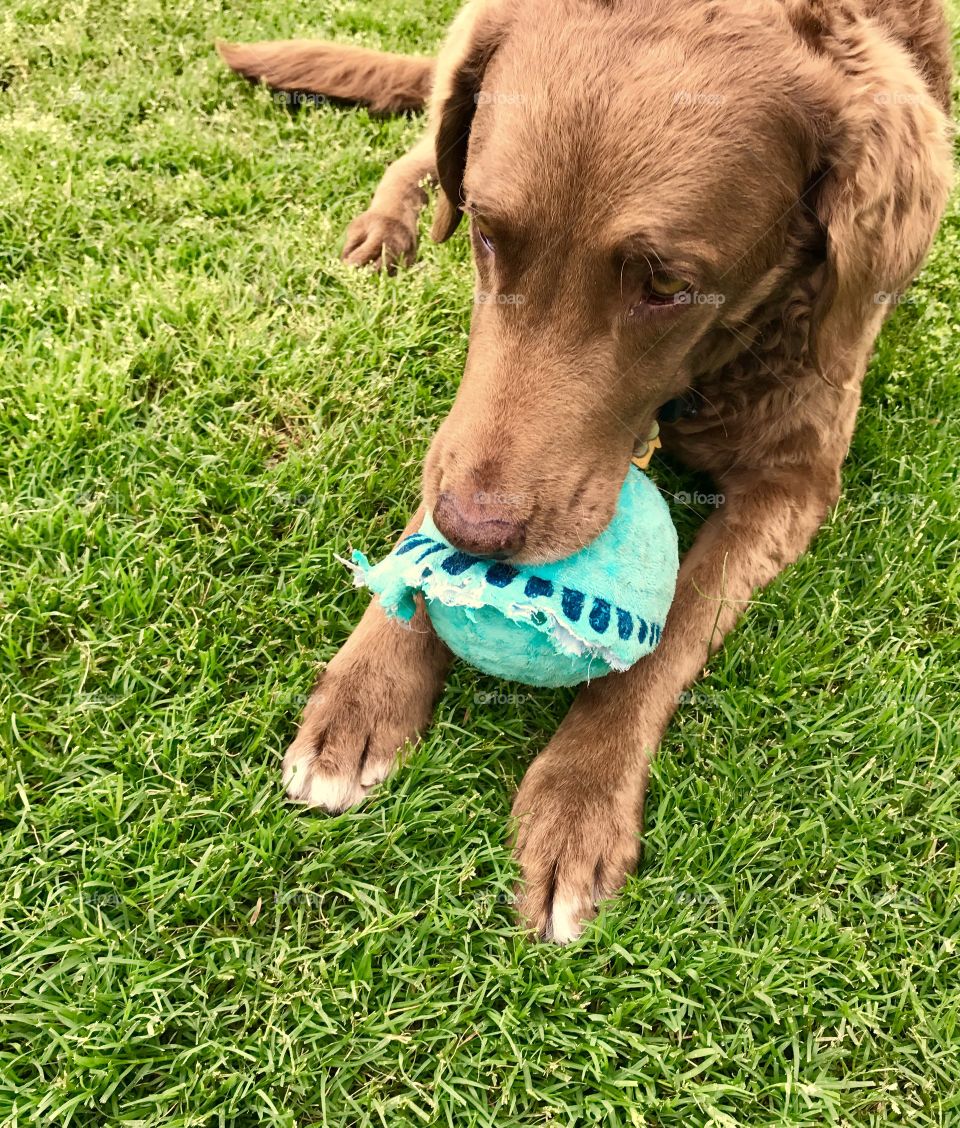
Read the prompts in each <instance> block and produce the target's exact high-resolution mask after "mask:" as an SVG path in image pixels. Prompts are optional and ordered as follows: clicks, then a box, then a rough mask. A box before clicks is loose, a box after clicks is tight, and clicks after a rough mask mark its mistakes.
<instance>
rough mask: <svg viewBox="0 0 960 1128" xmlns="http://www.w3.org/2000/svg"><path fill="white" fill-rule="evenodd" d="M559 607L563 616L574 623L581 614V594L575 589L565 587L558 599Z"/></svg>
mask: <svg viewBox="0 0 960 1128" xmlns="http://www.w3.org/2000/svg"><path fill="white" fill-rule="evenodd" d="M560 606H561V607H562V608H563V613H564V615H566V617H567V618H568V619H569V620H570V621H571V622H572V623H575V622H576V621H577V620H578V619H579V618H580V616H581V614H582V613H583V592H582V591H577V589H576V588H568V587H565V588H564V589H563V595H562V596H561V597H560Z"/></svg>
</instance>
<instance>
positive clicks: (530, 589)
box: [523, 576, 553, 599]
mask: <svg viewBox="0 0 960 1128" xmlns="http://www.w3.org/2000/svg"><path fill="white" fill-rule="evenodd" d="M523 594H524V595H526V596H529V597H530V598H531V599H532V598H533V597H534V596H537V595H553V584H552V582H551V581H550V580H544V579H542V578H541V577H540V576H531V577H530V579H529V580H527V586H526V587H525V588H524V589H523Z"/></svg>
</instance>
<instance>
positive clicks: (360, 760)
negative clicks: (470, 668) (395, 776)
mask: <svg viewBox="0 0 960 1128" xmlns="http://www.w3.org/2000/svg"><path fill="white" fill-rule="evenodd" d="M435 696H436V687H435V685H432V684H430V682H429V679H428V678H427V677H426V676H418V672H417V671H416V670H412V669H408V670H403V669H399V670H389V671H388V670H386V669H385V668H384V667H383V666H381V665H380V664H378V663H371V662H369V661H351V660H350V659H349V658H348V657H347V656H346V655H345V654H344V653H341V654H338V655H337V656H336V657H335V658H334V659H333V661H332V662H331V663H330V665H329V667H328V668H327V670H326V671H325V673H324V674H323V677H322V678H321V679H320V682H319V684H318V685H317V688H316V689H315V690H314V691H313V695H312V697H311V698H310V700H309V702H308V703H307V707H306V710H305V711H304V715H303V722H302V724H301V725H300V730H299V732H298V733H297V736H296V739H295V740H294V742H293V743H292V744H291V745H290V747H289V749H288V750H287V754H286V756H284V759H283V783H284V786H285V787H286V789H287V795H288V796H289V798H290V799H292V800H294V802H297V803H306V804H307V805H308V806H310V807H322V808H323V809H324V810H326V811H331V812H336V811H343V810H345V809H346V808H347V807H351V806H353V805H355V804H356V803H359V802H360V801H361V800H362V799H363V798H364V796H365V795H366V794H367V792H368V791H369V790H370V789H371V788H372V787H374V786H375V785H376V784H378V783H380V782H381V781H382V780H384V779H386V777H387V776H388V775H389V774H390V772H391V771H392V770H393V767H394V765H395V763H396V760H397V753H398V752H399V750H400V749H401V748H402V747H403V746H404V745H405V744H407V743H412V742H414V741H416V739H417V738H418V736H419V734H420V733H421V732H422V731H423V729H424V728H425V727H426V726H427V724H428V723H429V720H430V713H431V710H432V707H433V701H434V698H435Z"/></svg>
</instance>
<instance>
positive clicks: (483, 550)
mask: <svg viewBox="0 0 960 1128" xmlns="http://www.w3.org/2000/svg"><path fill="white" fill-rule="evenodd" d="M433 523H434V524H435V525H436V526H437V528H438V529H439V530H440V532H441V533H443V535H444V536H445V537H446V538H447V540H448V541H449V542H450V543H451V544H452V545H453V547H454V548H459V549H460V551H461V552H468V553H470V555H471V556H488V557H491V558H492V559H494V560H506V559H507V558H508V557H510V556H515V555H516V554H517V553H518V552H519V551H520V549H521V548H523V545H524V542H525V541H526V535H527V531H526V528H525V527H524V524H523V522H522V521H518V520H516V519H515V518H513V517H508V516H506V514H505V512H504V511H503V510H500V509H499V508H498V507H496V506H493V505H490V504H489V503H487V502H478V501H477V500H475V499H474V498H464V497H460V496H458V495H457V494H455V493H451V492H449V491H444V492H443V493H441V494H440V496H439V497H438V498H437V504H436V505H435V506H434V508H433Z"/></svg>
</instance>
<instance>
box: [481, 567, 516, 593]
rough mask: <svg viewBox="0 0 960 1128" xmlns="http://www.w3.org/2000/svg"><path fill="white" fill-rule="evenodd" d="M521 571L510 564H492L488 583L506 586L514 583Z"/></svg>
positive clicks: (500, 586) (488, 572) (488, 573)
mask: <svg viewBox="0 0 960 1128" xmlns="http://www.w3.org/2000/svg"><path fill="white" fill-rule="evenodd" d="M519 575H520V573H519V572H518V571H517V570H516V568H513V567H511V565H509V564H491V565H490V567H489V568H488V569H487V583H488V584H493V586H494V587H498V588H505V587H506V586H507V584H509V583H512V582H513V581H514V580H515V579H516V578H517V576H519Z"/></svg>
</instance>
